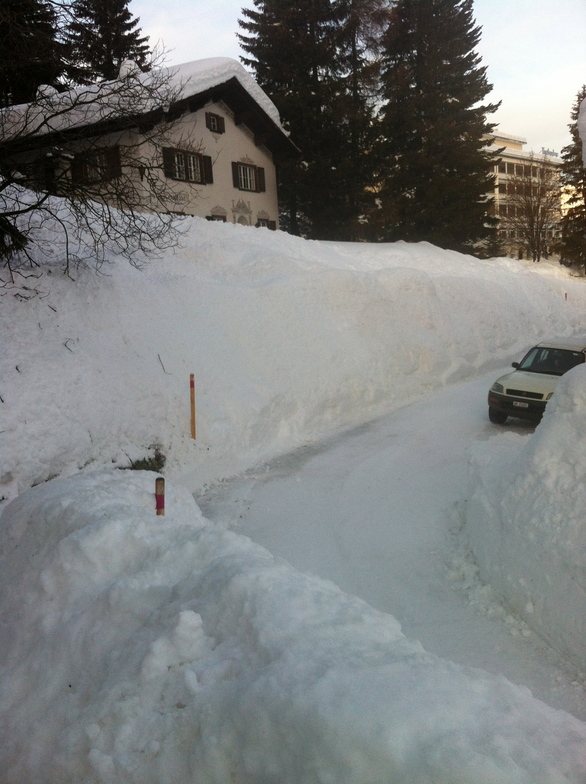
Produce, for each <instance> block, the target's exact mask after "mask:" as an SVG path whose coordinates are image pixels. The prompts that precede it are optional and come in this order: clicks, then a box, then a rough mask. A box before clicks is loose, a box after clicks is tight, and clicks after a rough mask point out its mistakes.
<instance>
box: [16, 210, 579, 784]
mask: <svg viewBox="0 0 586 784" xmlns="http://www.w3.org/2000/svg"><path fill="white" fill-rule="evenodd" d="M186 229H187V231H186V235H185V237H184V241H183V244H182V247H181V248H180V249H179V250H178V251H177V252H176V253H175V254H168V255H167V256H165V257H164V258H162V259H160V260H158V261H156V262H153V263H151V264H150V265H149V266H148V267H146V268H145V269H144V270H142V271H139V270H137V269H134V268H133V267H130V266H128V265H126V264H123V263H119V264H113V266H112V267H111V268H109V269H106V270H103V271H104V272H106V273H107V274H102V275H100V276H97V275H94V274H90V273H87V272H86V273H80V274H79V276H78V279H77V280H76V281H72V280H69V279H68V278H64V277H62V276H60V275H58V274H57V272H56V271H54V272H52V273H51V274H48V273H49V271H50V270H51V262H50V261H47V265H48V266H47V268H46V269H45V273H46V274H45V275H44V277H43V278H42V279H41V280H39V281H38V282H37V283H36V285H37V286H38V288H39V289H40V290H41V296H37V297H34V298H32V299H30V300H28V301H23V300H22V299H20V298H17V297H14V296H12V294H11V293H10V292H9V293H8V294H7V295H6V296H4V297H3V299H2V302H1V308H0V310H1V313H2V325H1V326H2V335H3V339H4V345H3V351H2V355H1V357H0V363H1V365H0V368H1V379H2V382H1V383H2V388H1V390H0V396H1V402H0V406H1V408H0V410H1V411H2V413H3V424H2V431H3V432H2V433H0V439H1V440H0V448H1V453H0V459H1V465H2V469H1V471H2V474H1V476H0V481H1V488H2V495H3V496H4V497H5V498H7V499H12V501H11V503H7V504H5V505H4V511H3V515H2V520H1V526H0V535H1V553H0V557H1V564H0V575H1V576H0V590H1V596H2V634H1V637H0V646H1V655H2V659H1V664H2V692H1V703H0V709H1V712H2V721H3V727H4V732H3V745H2V747H1V749H0V770H2V774H1V779H0V780H1V781H2V784H22V782H27V784H29V782H30V784H37V782H38V784H41V782H42V784H47V783H49V784H57V783H59V784H64V783H67V782H71V783H72V784H73V782H75V783H76V784H77V783H78V782H83V784H98V783H100V784H101V783H102V782H104V783H105V784H119V783H121V782H136V783H137V784H138V783H139V782H140V784H148V783H149V782H157V783H158V782H160V783H161V784H162V783H163V782H165V784H166V783H167V782H170V781H172V782H174V783H175V782H177V784H181V783H182V782H185V783H187V782H191V781H193V780H197V781H198V782H214V783H215V782H218V784H220V782H222V783H225V782H227V781H234V782H243V783H245V784H252V783H253V782H255V783H256V784H258V782H266V783H267V784H268V782H280V783H283V784H284V783H285V782H291V784H293V782H295V784H298V783H299V782H308V783H309V782H333V781H336V782H348V784H350V783H352V784H368V782H372V783H373V784H375V782H376V783H377V784H380V782H382V781H385V782H393V783H394V784H395V783H397V784H398V783H399V782H401V783H402V782H405V784H407V783H409V784H413V782H421V784H424V783H425V782H429V783H430V784H431V782H433V783H434V784H438V783H439V782H446V784H448V783H449V784H457V782H462V784H472V783H473V784H484V782H486V783H487V784H489V783H490V784H496V782H499V784H500V783H501V782H503V783H505V782H506V784H509V783H510V784H517V782H519V783H520V784H521V783H523V784H562V782H566V783H567V782H571V783H572V784H583V782H584V780H585V778H586V724H584V723H583V722H582V721H580V720H578V719H577V718H575V717H574V716H572V715H570V714H569V713H567V712H564V711H560V710H554V709H553V708H551V707H550V706H548V705H546V704H545V703H543V702H540V701H538V700H536V699H535V698H534V697H533V696H532V695H531V693H530V692H529V690H528V689H526V688H524V687H521V686H518V685H515V684H513V683H511V682H509V681H507V680H506V679H505V678H504V677H502V676H497V675H493V674H488V673H487V672H484V671H482V670H479V669H472V668H469V667H465V666H462V665H460V664H456V663H453V662H450V661H447V660H445V659H442V658H439V657H437V656H435V655H433V654H431V653H428V652H426V651H425V650H424V649H423V648H422V646H421V645H420V644H419V643H417V642H416V641H414V640H411V639H409V638H407V637H405V636H404V635H403V633H402V631H401V628H400V624H399V623H398V622H397V620H396V619H395V618H394V617H393V616H391V615H388V614H384V613H381V612H378V611H376V610H374V609H373V608H372V607H370V606H369V605H368V604H366V603H365V602H363V601H361V600H360V599H357V598H355V597H353V596H351V595H349V594H346V593H343V592H342V591H341V590H340V589H339V588H337V587H336V586H335V585H334V584H333V583H331V582H327V581H323V580H321V579H319V578H318V577H313V576H310V575H307V574H303V573H301V572H299V571H296V570H295V569H294V568H292V567H291V566H290V565H289V564H288V563H287V562H286V561H284V560H281V559H280V558H276V557H274V556H273V555H272V554H271V553H270V552H269V551H267V550H266V549H264V548H262V547H260V546H259V545H257V544H254V543H253V542H252V541H251V540H250V539H248V538H246V537H243V536H241V535H239V534H237V533H235V532H233V531H228V530H226V529H225V527H223V526H221V525H218V524H213V523H211V522H210V521H208V520H206V519H205V518H204V517H203V516H202V514H201V512H200V510H199V509H198V507H197V505H196V504H195V502H194V500H193V497H192V495H191V493H193V492H201V491H202V489H203V488H205V487H206V486H209V485H210V484H211V483H213V482H217V481H219V480H224V479H227V478H228V477H230V476H233V475H235V474H237V473H240V472H243V471H245V470H246V469H248V468H251V467H253V466H255V465H257V464H258V463H259V462H260V461H267V460H269V459H271V458H273V457H275V456H277V455H279V454H283V453H285V452H286V451H288V450H292V449H295V448H297V447H299V446H302V445H305V444H308V443H311V442H315V441H316V440H317V439H319V438H321V437H323V436H324V435H326V434H328V433H332V432H334V431H340V430H341V429H342V428H346V427H350V426H353V425H357V424H359V423H362V422H365V421H367V420H369V419H372V418H374V417H376V416H378V415H381V414H383V413H385V412H388V411H390V410H391V409H393V408H398V407H399V406H401V405H404V404H405V403H407V402H410V401H412V400H415V399H422V398H424V397H425V396H428V395H430V394H431V393H433V392H435V391H437V390H439V389H440V388H447V387H449V386H450V385H452V384H455V383H456V382H460V381H463V380H465V379H473V378H476V377H477V376H479V375H481V374H484V373H486V372H487V371H489V370H490V369H491V368H495V370H496V369H497V368H498V369H500V368H502V366H503V365H504V364H506V363H507V362H509V361H510V359H511V356H513V357H515V358H518V355H519V354H521V353H523V352H524V351H525V350H526V349H527V348H528V347H529V346H530V345H531V344H532V343H534V342H536V341H537V340H539V339H540V338H543V337H547V336H551V335H556V336H562V335H574V334H581V333H583V330H584V321H583V314H584V305H585V304H586V289H585V288H584V283H583V281H582V280H577V279H572V278H570V277H568V274H567V272H566V270H565V269H563V268H558V267H557V266H556V265H549V264H545V265H541V266H538V265H532V264H531V263H522V262H518V261H511V260H504V259H500V260H490V261H479V260H477V259H473V258H471V257H466V256H462V255H459V254H456V253H451V252H447V251H441V250H438V249H437V248H434V247H432V246H430V245H427V244H420V245H407V244H404V243H398V244H395V245H381V246H376V247H373V246H369V245H354V244H347V245H344V244H336V243H318V242H307V241H304V240H301V239H297V238H293V237H289V236H286V235H283V234H280V233H273V232H269V231H268V230H263V229H260V230H245V229H242V228H241V227H235V226H230V225H220V224H210V223H207V222H206V221H201V220H198V219H193V220H190V221H189V222H188V223H187V224H186ZM191 373H193V374H194V375H195V379H196V393H197V394H196V401H197V406H196V411H197V439H196V440H195V441H194V440H193V439H192V438H191V435H190V414H189V376H190V374H191ZM564 381H566V380H565V379H564ZM585 383H586V380H585V379H584V373H582V372H581V369H578V370H577V371H576V372H574V373H573V376H572V378H570V377H568V379H567V384H566V386H565V387H563V388H562V394H561V395H560V400H559V401H558V404H557V408H556V407H554V406H552V408H551V411H549V410H548V412H547V414H546V418H545V419H544V422H543V423H542V425H540V427H539V428H538V429H537V431H536V433H535V434H534V435H528V436H523V437H521V436H519V437H518V438H519V440H521V441H523V445H522V447H519V446H518V444H517V439H515V438H511V437H510V434H508V433H505V434H500V435H496V436H495V437H494V438H491V439H490V440H489V441H487V442H485V443H484V444H483V445H482V446H483V447H484V448H485V450H486V456H485V457H484V458H483V456H482V454H480V453H479V451H478V450H479V449H480V447H478V448H477V449H476V451H474V454H473V459H474V461H475V462H474V463H473V466H476V465H478V461H480V462H481V463H482V462H485V463H487V464H488V463H491V459H490V458H491V456H492V454H497V453H499V454H500V450H502V448H503V445H504V446H505V449H506V446H507V445H508V443H509V442H511V443H512V444H513V449H514V451H515V456H516V458H515V459H516V462H515V470H514V472H511V469H510V463H509V461H508V460H507V461H503V466H502V472H503V474H504V473H505V472H507V473H509V474H511V475H510V476H508V477H507V478H505V477H504V476H503V475H498V469H497V468H496V467H495V465H494V463H493V464H492V468H491V471H492V474H491V476H490V477H489V478H488V479H487V478H486V477H485V476H484V475H480V474H478V475H475V474H473V476H476V478H475V479H474V484H473V485H472V488H471V494H472V493H476V496H475V497H476V498H478V499H479V502H478V503H477V504H476V507H475V515H476V514H480V512H479V509H480V507H481V506H482V505H483V504H485V506H486V508H487V509H488V510H490V514H489V513H488V512H487V526H486V532H487V533H486V541H484V540H483V536H482V526H481V525H479V524H477V523H478V522H479V521H480V518H478V517H475V518H474V520H475V521H476V522H475V523H474V525H473V526H471V531H470V534H471V538H472V534H473V532H474V531H476V539H475V542H474V543H475V546H478V545H479V543H480V545H481V546H480V548H479V549H482V546H484V552H486V554H487V558H486V560H485V563H486V564H489V563H490V552H491V551H490V547H492V545H493V544H494V542H495V540H496V538H497V537H498V536H501V537H502V539H501V542H502V543H503V544H505V543H506V546H507V547H510V548H511V552H510V562H511V563H510V564H509V567H510V569H509V573H510V574H512V575H513V581H515V580H516V581H517V583H518V582H519V578H520V577H521V576H520V575H518V574H517V573H516V572H514V571H513V569H514V566H515V563H514V562H515V557H514V556H515V551H514V548H515V547H524V548H526V547H527V546H529V547H534V548H535V552H536V553H541V551H542V550H544V549H546V545H545V543H543V542H535V539H536V537H535V536H531V533H532V529H531V526H533V528H534V530H535V532H536V533H538V534H539V535H541V531H542V529H543V527H544V526H546V525H547V523H548V513H547V512H546V511H545V510H544V511H543V516H542V518H541V519H536V520H535V521H533V522H531V523H530V522H529V521H528V520H527V519H525V518H524V517H523V513H522V509H523V504H522V497H521V496H520V495H519V494H515V492H514V490H515V488H516V487H519V486H523V481H525V485H526V489H527V491H529V490H530V489H531V486H533V488H534V489H536V490H538V491H539V492H540V493H541V496H540V497H541V499H542V504H543V505H546V504H547V503H549V500H550V497H549V495H548V492H549V491H551V492H553V493H554V494H555V504H556V515H557V517H556V520H557V521H558V523H559V525H560V526H561V528H563V529H564V530H563V531H562V532H561V533H560V532H559V531H558V532H552V533H551V535H550V536H551V543H552V550H551V551H548V552H547V553H544V554H543V555H544V557H548V558H549V559H550V560H549V561H548V562H547V570H548V574H549V576H550V577H551V578H552V581H553V582H555V580H556V579H557V578H558V577H562V578H564V579H566V578H567V581H568V584H570V583H571V581H572V580H574V582H576V583H578V584H579V583H580V582H581V579H582V578H581V576H580V575H582V574H583V573H584V563H585V561H586V554H585V553H584V552H581V551H580V549H579V548H580V547H582V545H583V539H582V538H581V534H580V527H582V528H583V521H584V518H583V508H584V507H583V503H582V506H581V507H580V497H581V496H580V492H581V491H579V492H578V491H577V492H576V493H575V494H571V493H570V494H566V493H564V492H563V491H564V484H563V483H564V474H565V473H567V472H568V470H569V469H570V467H571V469H572V471H574V472H575V474H574V479H575V481H576V483H578V484H579V483H580V482H581V481H582V479H581V474H580V471H579V469H578V468H577V467H576V464H575V462H574V461H579V462H580V463H583V462H584V456H582V454H581V452H580V448H579V446H576V447H572V449H565V448H564V445H567V444H569V443H570V440H571V439H572V438H574V435H573V433H574V432H575V431H574V430H573V429H572V428H574V426H576V427H578V428H579V427H581V426H582V425H581V424H580V423H581V417H582V410H583V407H584V406H583V403H582V402H581V401H583V400H584V399H585V397H586V395H585V393H584V391H583V388H584V384H585ZM564 389H565V390H566V391H565V392H564V391H563V390H564ZM570 399H571V401H573V402H571V404H570V403H569V402H568V401H569V400H570ZM564 401H565V402H564ZM479 405H485V401H484V400H482V401H479ZM558 425H559V426H558ZM546 426H547V427H546ZM542 427H543V428H544V429H543V430H541V428H542ZM497 432H498V431H497ZM542 434H543V435H542ZM583 440H584V439H582V441H583ZM530 443H533V444H535V446H530ZM549 446H553V447H554V448H553V450H552V453H551V454H549ZM155 449H158V450H159V451H160V452H161V453H163V454H165V455H166V456H167V464H166V466H165V469H164V472H165V476H166V477H167V480H168V481H167V498H166V512H165V516H164V517H160V516H157V515H156V514H155V503H154V477H155V475H154V474H153V473H151V472H142V471H141V472H134V471H120V470H118V467H121V466H127V465H129V463H130V462H131V461H134V460H137V459H139V458H144V457H149V456H151V457H152V456H153V455H154V453H155ZM572 450H573V451H572ZM545 452H547V453H548V461H547V465H548V467H547V468H546V469H544V471H546V473H547V475H545V474H544V473H543V471H541V468H539V470H538V469H537V468H536V465H537V464H539V462H540V459H539V455H543V454H544V453H545ZM55 477H58V478H55ZM523 477H525V479H524V480H523ZM47 480H51V481H47ZM489 480H490V481H489ZM491 482H493V484H494V485H497V484H498V483H500V484H498V487H499V491H500V488H501V487H503V486H506V485H507V482H510V484H511V487H512V488H513V489H512V490H511V492H510V494H509V495H510V496H511V498H512V499H513V501H514V502H516V503H518V505H517V506H515V507H514V511H515V515H516V516H515V519H514V525H516V526H517V525H518V526H519V527H520V529H521V527H525V528H524V530H527V531H528V535H527V536H523V535H521V534H518V535H515V534H510V535H509V532H506V533H505V536H504V537H503V533H502V529H503V526H504V527H505V528H506V526H507V525H509V524H511V523H510V521H509V519H508V518H506V519H505V518H504V517H503V514H502V511H501V509H500V507H498V504H497V502H496V499H495V497H494V495H491ZM544 483H545V485H544ZM548 483H549V484H548ZM31 485H37V486H36V487H33V488H32V489H29V488H30V487H31ZM379 491H381V492H382V490H380V489H379ZM507 497H508V496H507ZM482 498H484V499H485V500H484V501H482ZM513 501H512V502H513ZM512 502H511V503H512ZM511 508H513V507H511ZM440 511H441V510H438V514H440ZM533 511H534V510H533ZM531 513H532V508H528V511H527V514H531ZM367 523H368V521H363V520H358V521H357V525H362V526H364V525H367ZM274 525H275V528H278V526H279V520H278V519H275V521H274ZM495 531H496V533H495ZM499 531H500V534H499ZM479 532H480V533H479ZM549 541H550V539H548V542H549ZM529 559H530V555H527V553H526V552H524V554H521V553H520V552H519V558H518V560H519V562H522V563H525V562H527V561H528V560H529ZM547 570H546V571H547ZM498 577H499V574H498V570H497V572H496V577H495V579H498ZM491 578H492V573H490V574H488V579H491ZM504 579H506V578H504ZM521 579H522V577H521ZM549 584H550V583H549V582H548V580H547V579H546V577H545V576H544V577H543V578H542V579H540V580H539V582H538V584H536V586H535V588H536V590H535V592H534V594H532V596H535V599H534V600H532V601H534V611H533V613H532V614H531V613H529V615H531V618H530V621H531V622H533V621H535V625H536V626H537V628H539V624H542V625H545V626H546V627H548V624H549V623H550V620H549V617H550V613H549V610H548V611H546V606H547V607H549V604H550V603H551V601H556V602H558V606H557V610H558V613H559V614H560V615H564V614H565V615H566V616H568V615H571V614H572V613H573V612H574V611H576V610H579V609H580V608H579V606H578V603H579V601H580V599H579V595H578V593H576V594H575V595H574V596H573V597H572V598H571V600H570V608H569V610H568V608H567V607H566V604H565V598H564V596H561V595H558V594H557V593H556V592H555V591H550V593H547V592H548V585H549ZM581 584H582V585H583V584H584V583H583V582H582V583H581ZM511 593H514V595H511V596H508V597H507V598H509V600H510V601H511V602H514V601H515V599H516V597H517V594H516V593H515V592H514V591H511ZM542 594H545V598H544V601H543V608H544V609H543V611H542V609H541V605H540V596H541V595H542ZM525 599H526V596H525V595H523V600H524V601H525ZM525 604H526V605H527V602H526V601H525ZM540 630H541V631H542V632H543V633H547V632H546V631H545V630H544V628H541V629H540ZM576 641H577V638H576V637H573V636H572V635H571V634H570V633H565V637H564V640H563V643H564V647H565V648H566V649H568V653H569V654H570V655H572V656H574V657H576V656H577V655H578V651H576V650H573V646H574V645H576V644H577V643H576ZM578 644H579V641H578ZM570 649H572V650H570Z"/></svg>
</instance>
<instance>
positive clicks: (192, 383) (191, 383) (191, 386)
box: [189, 373, 195, 438]
mask: <svg viewBox="0 0 586 784" xmlns="http://www.w3.org/2000/svg"><path fill="white" fill-rule="evenodd" d="M189 392H190V397H191V437H192V438H195V376H194V375H193V373H192V374H191V375H190V376H189Z"/></svg>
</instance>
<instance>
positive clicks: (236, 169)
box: [232, 161, 266, 193]
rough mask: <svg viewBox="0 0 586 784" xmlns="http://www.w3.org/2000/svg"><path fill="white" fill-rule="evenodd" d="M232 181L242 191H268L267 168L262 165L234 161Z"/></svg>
mask: <svg viewBox="0 0 586 784" xmlns="http://www.w3.org/2000/svg"><path fill="white" fill-rule="evenodd" d="M232 182H233V184H234V187H235V188H238V190H241V191H254V192H256V193H263V192H264V191H266V185H265V170H264V169H263V168H262V167H261V166H253V165H251V164H248V163H237V162H236V161H233V162H232Z"/></svg>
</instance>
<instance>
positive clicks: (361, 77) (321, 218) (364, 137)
mask: <svg viewBox="0 0 586 784" xmlns="http://www.w3.org/2000/svg"><path fill="white" fill-rule="evenodd" d="M254 4H255V6H256V10H252V9H243V11H242V14H243V19H242V20H241V21H240V22H239V24H240V27H241V29H242V30H243V33H242V34H241V35H240V36H239V38H240V41H241V45H242V48H243V49H244V51H245V52H247V53H248V55H249V56H248V57H243V58H242V60H243V62H244V63H245V64H246V65H248V66H250V67H251V68H252V69H253V71H254V74H255V78H256V79H257V81H258V82H259V84H260V85H261V87H262V88H263V89H264V90H265V91H266V92H267V94H268V95H269V96H270V97H271V99H272V100H273V101H274V103H275V104H276V106H277V108H278V110H279V113H280V115H281V118H282V120H283V122H284V123H285V124H286V125H287V126H288V128H289V130H290V132H291V137H292V139H293V140H294V142H295V143H296V144H297V145H298V146H299V147H300V149H301V151H302V160H301V161H297V162H292V163H289V164H285V165H282V166H281V167H280V169H279V194H280V198H281V202H282V205H283V208H284V209H283V215H282V225H283V226H284V227H286V228H288V229H289V231H291V232H292V233H295V234H299V233H303V234H305V235H307V236H309V237H313V238H319V239H354V238H356V237H357V236H359V235H360V233H361V229H360V222H359V221H360V215H361V213H362V212H363V211H364V203H363V202H364V194H365V193H366V184H367V183H369V182H370V180H369V177H368V173H367V172H368V166H367V163H368V152H369V150H370V151H371V150H372V146H373V145H372V133H373V114H374V111H373V105H374V98H373V84H374V78H373V73H374V71H373V69H372V67H371V68H370V69H369V63H368V62H367V52H368V50H369V48H371V49H372V44H371V42H369V41H368V36H367V30H371V29H372V30H373V29H374V27H375V21H374V18H373V14H371V17H370V18H369V17H368V14H367V13H366V11H367V10H368V7H369V6H370V9H371V10H372V9H373V8H379V7H383V6H386V5H387V4H388V0H335V1H330V0H299V2H297V3H296V4H292V3H291V2H290V0H254ZM361 20H362V21H361ZM370 179H371V178H370Z"/></svg>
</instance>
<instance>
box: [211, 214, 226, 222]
mask: <svg viewBox="0 0 586 784" xmlns="http://www.w3.org/2000/svg"><path fill="white" fill-rule="evenodd" d="M206 220H209V221H221V222H222V223H226V216H225V215H213V214H212V215H206Z"/></svg>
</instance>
